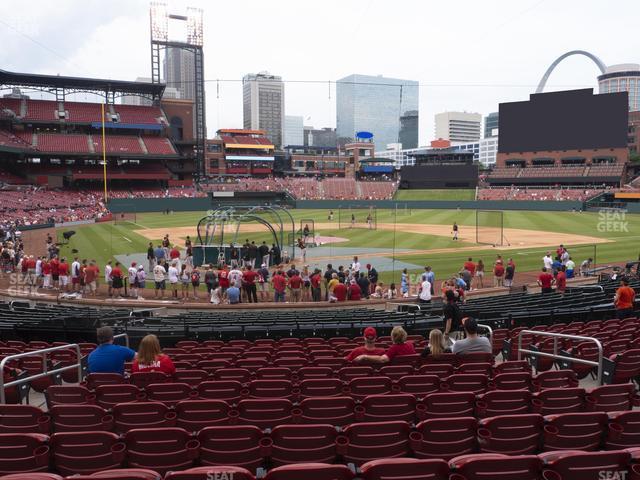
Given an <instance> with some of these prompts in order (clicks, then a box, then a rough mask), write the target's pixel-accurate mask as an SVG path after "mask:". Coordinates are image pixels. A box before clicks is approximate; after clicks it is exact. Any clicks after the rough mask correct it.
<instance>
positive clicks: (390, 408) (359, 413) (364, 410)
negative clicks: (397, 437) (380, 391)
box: [356, 393, 416, 423]
mask: <svg viewBox="0 0 640 480" xmlns="http://www.w3.org/2000/svg"><path fill="white" fill-rule="evenodd" d="M415 417H416V397H414V396H413V395H411V394H408V393H399V394H392V395H368V396H366V397H365V398H364V399H363V400H362V403H361V404H360V405H358V406H357V407H356V420H357V421H358V422H383V421H389V420H404V421H406V422H410V423H411V422H413V421H414V419H415Z"/></svg>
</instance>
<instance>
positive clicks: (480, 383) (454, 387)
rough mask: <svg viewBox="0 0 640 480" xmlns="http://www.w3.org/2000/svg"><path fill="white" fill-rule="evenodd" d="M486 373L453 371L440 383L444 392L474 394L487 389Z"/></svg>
mask: <svg viewBox="0 0 640 480" xmlns="http://www.w3.org/2000/svg"><path fill="white" fill-rule="evenodd" d="M487 383H488V379H487V375H484V374H481V373H454V374H453V375H451V376H450V377H448V378H446V379H445V380H444V382H443V383H441V384H440V388H441V389H442V390H443V391H446V392H473V393H475V394H476V395H478V394H480V393H484V392H485V391H486V390H487Z"/></svg>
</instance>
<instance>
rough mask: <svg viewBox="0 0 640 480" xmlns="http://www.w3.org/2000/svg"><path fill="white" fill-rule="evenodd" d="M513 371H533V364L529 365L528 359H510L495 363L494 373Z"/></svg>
mask: <svg viewBox="0 0 640 480" xmlns="http://www.w3.org/2000/svg"><path fill="white" fill-rule="evenodd" d="M513 372H524V373H531V365H529V362H527V361H526V360H510V361H508V362H502V363H499V364H497V365H494V367H493V374H494V375H499V374H501V373H513Z"/></svg>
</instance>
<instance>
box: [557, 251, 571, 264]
mask: <svg viewBox="0 0 640 480" xmlns="http://www.w3.org/2000/svg"><path fill="white" fill-rule="evenodd" d="M570 258H571V257H570V256H569V252H568V251H566V250H565V251H564V252H562V255H561V256H560V261H561V262H562V264H563V265H565V266H566V265H567V262H568V261H569V259H570Z"/></svg>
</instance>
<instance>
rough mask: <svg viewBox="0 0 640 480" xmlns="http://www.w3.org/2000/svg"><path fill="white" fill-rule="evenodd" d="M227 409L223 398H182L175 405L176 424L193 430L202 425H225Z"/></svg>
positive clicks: (189, 430) (228, 418)
mask: <svg viewBox="0 0 640 480" xmlns="http://www.w3.org/2000/svg"><path fill="white" fill-rule="evenodd" d="M229 410H230V407H229V404H228V403H227V402H225V401H224V400H184V401H182V402H178V403H177V404H176V406H175V412H176V426H177V427H180V428H184V429H185V430H187V431H188V432H195V431H198V430H200V429H201V428H203V427H209V426H213V425H227V424H228V423H229V421H230V417H229Z"/></svg>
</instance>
